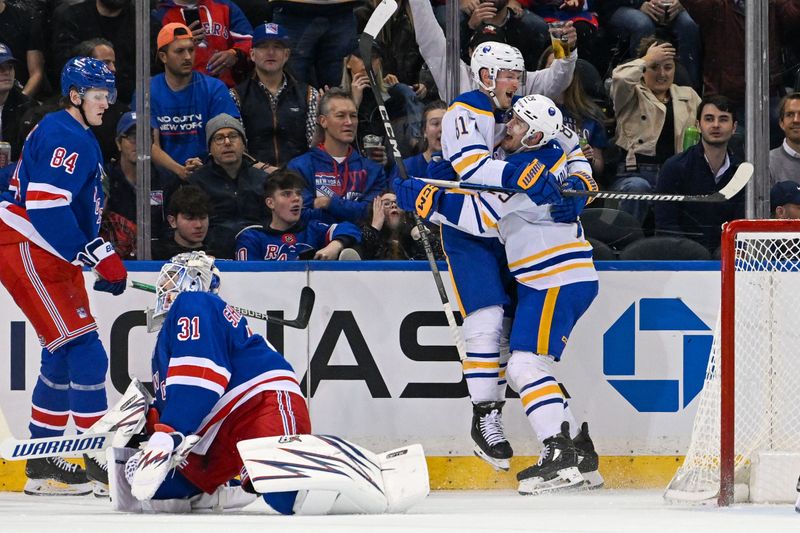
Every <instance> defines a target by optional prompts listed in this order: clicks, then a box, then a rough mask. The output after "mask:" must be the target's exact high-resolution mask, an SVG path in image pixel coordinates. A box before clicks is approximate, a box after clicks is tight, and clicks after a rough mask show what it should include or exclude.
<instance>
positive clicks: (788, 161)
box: [769, 93, 800, 185]
mask: <svg viewBox="0 0 800 533" xmlns="http://www.w3.org/2000/svg"><path fill="white" fill-rule="evenodd" d="M778 115H779V117H780V118H779V121H778V125H779V126H780V128H781V129H782V130H783V135H784V139H783V145H782V146H779V147H777V148H775V149H774V150H771V151H770V153H769V179H770V182H771V183H772V184H773V185H774V184H775V183H777V182H779V181H783V180H800V93H792V94H789V95H787V96H784V97H783V99H782V100H781V104H780V108H779V110H778Z"/></svg>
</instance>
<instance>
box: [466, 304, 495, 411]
mask: <svg viewBox="0 0 800 533" xmlns="http://www.w3.org/2000/svg"><path fill="white" fill-rule="evenodd" d="M502 322H503V308H502V307H501V306H499V305H497V306H491V307H484V308H483V309H478V310H477V311H475V312H473V313H470V314H469V315H467V317H466V318H464V324H463V326H462V330H463V332H464V339H465V341H466V345H467V358H466V359H465V360H464V361H463V363H462V364H463V368H464V377H465V378H466V379H467V389H468V390H469V396H470V399H471V400H472V401H473V402H494V401H501V400H502V399H503V398H504V397H505V394H503V393H501V394H500V395H498V389H499V386H498V383H499V381H500V371H501V368H500V347H499V342H500V330H501V328H502ZM503 392H504V391H503Z"/></svg>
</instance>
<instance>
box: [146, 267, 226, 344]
mask: <svg viewBox="0 0 800 533" xmlns="http://www.w3.org/2000/svg"><path fill="white" fill-rule="evenodd" d="M219 285H220V277H219V270H218V269H217V267H215V266H214V257H213V256H211V255H206V253H205V252H185V253H182V254H178V255H176V256H175V257H173V258H172V259H170V260H169V262H168V263H165V264H164V266H163V267H161V271H160V272H159V273H158V280H156V308H155V310H150V312H149V313H148V325H147V329H148V331H156V330H158V328H159V327H160V326H161V322H162V321H163V320H164V316H165V315H166V314H167V312H168V311H169V309H170V307H172V302H174V301H175V299H176V298H177V297H178V295H179V294H180V293H182V292H210V293H213V294H216V293H217V292H219Z"/></svg>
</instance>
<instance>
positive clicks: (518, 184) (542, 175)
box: [503, 159, 561, 205]
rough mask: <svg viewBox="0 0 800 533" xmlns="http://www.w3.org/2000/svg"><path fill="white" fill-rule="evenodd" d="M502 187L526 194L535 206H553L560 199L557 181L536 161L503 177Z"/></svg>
mask: <svg viewBox="0 0 800 533" xmlns="http://www.w3.org/2000/svg"><path fill="white" fill-rule="evenodd" d="M503 187H507V188H509V189H519V190H520V191H522V192H525V193H527V195H528V196H529V197H530V199H531V200H532V201H533V202H534V203H536V204H537V205H545V204H554V203H556V202H558V201H559V200H560V199H561V187H559V183H558V179H556V177H555V176H554V175H553V173H552V172H550V171H549V170H547V168H545V166H544V164H543V163H541V162H540V161H539V160H538V159H534V160H533V161H531V162H530V163H528V164H527V165H525V166H524V167H520V168H519V169H517V171H516V172H514V173H513V174H511V175H510V176H504V177H503Z"/></svg>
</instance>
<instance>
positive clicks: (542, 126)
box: [513, 94, 564, 150]
mask: <svg viewBox="0 0 800 533" xmlns="http://www.w3.org/2000/svg"><path fill="white" fill-rule="evenodd" d="M513 110H514V117H516V118H517V119H519V120H521V121H522V122H524V123H525V124H527V126H528V131H527V133H526V134H525V135H523V136H522V140H521V142H522V147H521V148H520V149H521V150H522V149H527V150H531V149H536V148H540V147H542V146H544V145H545V144H547V143H549V142H550V141H552V140H553V139H555V138H556V135H558V132H559V131H560V130H561V126H562V123H563V121H564V117H563V115H562V114H561V110H560V109H558V107H557V106H556V104H555V103H553V101H552V100H550V99H549V98H548V97H546V96H542V95H541V94H531V95H529V96H525V97H523V98H520V99H519V100H517V102H516V103H515V104H514V107H513ZM537 133H541V134H542V138H541V139H539V141H538V142H535V143H534V142H533V138H534V137H535V136H536V134H537Z"/></svg>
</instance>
